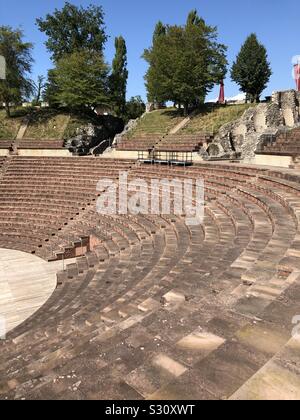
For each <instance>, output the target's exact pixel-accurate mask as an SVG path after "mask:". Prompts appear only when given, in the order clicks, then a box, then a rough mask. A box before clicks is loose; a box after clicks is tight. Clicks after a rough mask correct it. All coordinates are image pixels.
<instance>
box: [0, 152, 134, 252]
mask: <svg viewBox="0 0 300 420" xmlns="http://www.w3.org/2000/svg"><path fill="white" fill-rule="evenodd" d="M130 166H131V163H130V162H129V161H124V162H115V161H110V160H100V159H94V158H82V159H76V158H23V157H13V158H11V160H10V162H9V165H8V166H7V168H6V171H5V174H4V175H3V177H2V179H1V183H0V198H1V200H0V214H1V222H0V225H1V233H0V245H1V246H2V247H9V248H15V249H20V250H22V251H26V252H34V253H37V254H39V255H40V256H42V257H43V258H47V252H48V251H49V252H50V250H51V251H54V250H55V245H54V244H53V245H52V242H54V240H55V239H59V240H61V236H63V234H62V229H63V228H66V227H67V226H68V225H69V224H70V222H72V221H73V220H74V219H75V218H78V217H79V216H80V213H81V212H82V211H83V210H84V209H86V208H88V207H89V206H91V204H92V203H93V202H95V201H96V198H97V195H99V192H98V191H97V190H96V186H97V183H98V182H99V181H100V180H102V179H103V177H106V176H108V177H109V178H115V179H117V178H118V176H119V171H121V170H126V169H129V168H130ZM75 239H76V238H74V237H73V239H72V240H73V241H74V240H75ZM48 257H49V258H50V257H51V252H50V253H49V254H48Z"/></svg>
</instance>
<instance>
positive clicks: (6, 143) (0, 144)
mask: <svg viewBox="0 0 300 420" xmlns="http://www.w3.org/2000/svg"><path fill="white" fill-rule="evenodd" d="M13 142H14V140H5V139H1V140H0V149H11V148H12V147H13Z"/></svg>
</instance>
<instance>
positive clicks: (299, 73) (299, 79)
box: [294, 63, 300, 92]
mask: <svg viewBox="0 0 300 420" xmlns="http://www.w3.org/2000/svg"><path fill="white" fill-rule="evenodd" d="M294 72H295V80H296V86H297V91H298V92H300V63H298V64H295V65H294Z"/></svg>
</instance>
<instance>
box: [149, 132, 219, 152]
mask: <svg viewBox="0 0 300 420" xmlns="http://www.w3.org/2000/svg"><path fill="white" fill-rule="evenodd" d="M212 139H213V138H212V136H211V135H209V134H205V133H203V134H201V133H200V134H193V135H192V134H184V135H179V134H171V135H168V136H166V137H164V139H163V140H162V141H161V142H160V143H159V144H157V145H156V147H155V148H156V150H158V151H163V152H176V151H178V152H197V151H199V150H200V149H201V147H203V145H208V144H209V143H211V142H212Z"/></svg>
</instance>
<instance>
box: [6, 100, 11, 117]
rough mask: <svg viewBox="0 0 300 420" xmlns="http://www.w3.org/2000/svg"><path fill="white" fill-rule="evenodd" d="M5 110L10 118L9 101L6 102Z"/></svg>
mask: <svg viewBox="0 0 300 420" xmlns="http://www.w3.org/2000/svg"><path fill="white" fill-rule="evenodd" d="M5 111H6V116H7V118H10V106H9V103H8V102H5Z"/></svg>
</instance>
